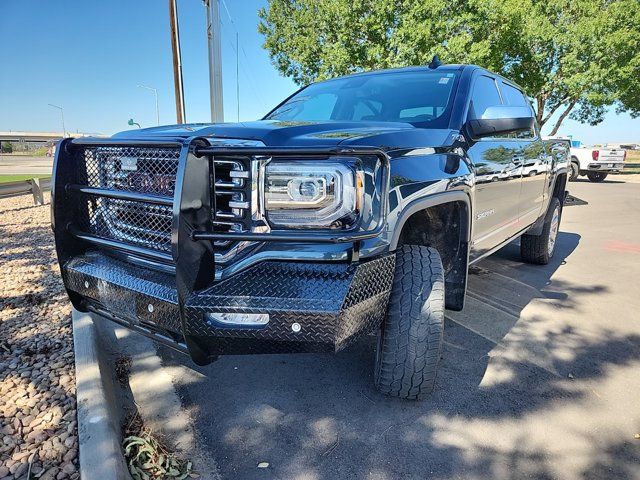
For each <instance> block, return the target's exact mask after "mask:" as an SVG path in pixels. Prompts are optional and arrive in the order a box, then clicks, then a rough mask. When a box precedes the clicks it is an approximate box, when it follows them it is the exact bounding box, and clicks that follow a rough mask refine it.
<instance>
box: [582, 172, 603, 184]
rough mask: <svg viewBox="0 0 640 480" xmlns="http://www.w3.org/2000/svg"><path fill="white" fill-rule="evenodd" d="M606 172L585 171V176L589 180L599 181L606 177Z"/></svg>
mask: <svg viewBox="0 0 640 480" xmlns="http://www.w3.org/2000/svg"><path fill="white" fill-rule="evenodd" d="M607 175H608V173H606V172H587V178H588V179H589V181H590V182H594V183H600V182H602V181H604V179H605V178H607Z"/></svg>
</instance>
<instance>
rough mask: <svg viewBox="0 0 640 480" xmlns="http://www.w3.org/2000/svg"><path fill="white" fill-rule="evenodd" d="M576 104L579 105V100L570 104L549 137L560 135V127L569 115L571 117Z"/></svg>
mask: <svg viewBox="0 0 640 480" xmlns="http://www.w3.org/2000/svg"><path fill="white" fill-rule="evenodd" d="M576 103H578V99H577V98H576V99H575V100H571V103H569V106H568V107H567V109H566V110H565V111H564V112H562V115H560V117H559V118H558V121H557V122H556V124H555V125H554V126H553V130H551V133H549V136H554V135H555V134H556V133H558V129H559V128H560V125H561V124H562V122H563V121H564V119H565V118H567V115H569V113H570V112H571V110H573V107H575V106H576Z"/></svg>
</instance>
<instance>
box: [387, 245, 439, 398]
mask: <svg viewBox="0 0 640 480" xmlns="http://www.w3.org/2000/svg"><path fill="white" fill-rule="evenodd" d="M443 332H444V270H443V268H442V260H441V259H440V254H439V253H438V251H437V250H436V249H434V248H430V247H423V246H417V245H405V246H403V247H401V248H400V249H398V252H397V254H396V271H395V277H394V280H393V287H392V289H391V297H390V299H389V307H388V309H387V317H386V319H385V322H384V324H383V325H382V328H381V329H380V332H379V334H378V348H377V351H376V363H375V374H374V375H375V384H376V388H378V390H380V391H381V392H382V393H384V394H386V395H390V396H392V397H399V398H405V399H412V400H416V399H420V398H422V397H423V396H424V395H426V394H428V393H430V392H431V391H432V390H433V387H434V384H435V380H436V370H437V368H438V362H439V361H440V352H441V350H442V339H443Z"/></svg>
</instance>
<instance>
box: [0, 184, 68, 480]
mask: <svg viewBox="0 0 640 480" xmlns="http://www.w3.org/2000/svg"><path fill="white" fill-rule="evenodd" d="M47 200H48V199H47ZM0 257H1V258H2V280H1V281H0V439H1V440H2V441H1V442H0V480H6V479H27V478H28V477H29V470H30V474H31V475H30V478H40V479H41V480H43V479H46V480H52V479H66V478H71V479H76V478H79V473H78V472H77V468H78V432H77V421H76V400H75V372H74V359H73V339H72V329H71V307H70V304H69V302H68V300H67V297H66V294H65V291H64V288H63V286H62V281H61V279H60V275H59V270H58V265H57V262H56V257H55V252H54V248H53V235H52V233H51V228H50V224H49V205H48V204H47V205H44V206H39V207H35V206H33V200H32V198H31V196H27V195H25V196H20V197H14V198H9V199H0Z"/></svg>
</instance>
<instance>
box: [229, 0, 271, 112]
mask: <svg viewBox="0 0 640 480" xmlns="http://www.w3.org/2000/svg"><path fill="white" fill-rule="evenodd" d="M221 3H222V7H223V8H224V11H225V13H226V14H227V18H228V19H229V21H230V22H231V25H230V26H231V28H232V29H233V30H234V31H235V32H236V45H235V46H234V45H233V43H232V42H231V41H230V40H229V39H227V41H228V42H229V45H230V46H231V48H232V49H233V51H234V52H235V53H236V63H240V67H242V73H244V75H245V77H246V78H247V80H248V83H249V86H250V87H251V90H252V91H253V94H254V96H255V98H256V100H258V101H259V102H260V103H261V104H262V107H263V108H264V109H265V110H268V109H269V107H268V105H267V104H266V102H265V101H264V98H263V97H262V95H260V94H259V93H258V90H257V88H256V86H255V84H254V79H253V77H252V76H251V75H249V73H248V72H247V70H246V68H245V62H239V59H238V58H237V57H238V56H239V53H240V52H239V51H238V49H239V50H242V55H243V56H244V58H245V60H246V63H249V64H250V63H251V62H250V61H249V57H248V55H247V52H246V51H245V49H244V45H242V44H241V43H240V42H239V37H240V35H239V32H238V29H237V28H236V23H235V22H234V21H233V17H231V12H229V7H228V6H227V2H225V0H221ZM237 67H238V65H236V74H237ZM236 78H237V76H236ZM239 98H240V97H239V87H238V103H239V102H240V100H239ZM238 109H239V107H238ZM265 113H266V112H265ZM238 118H239V113H238Z"/></svg>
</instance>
